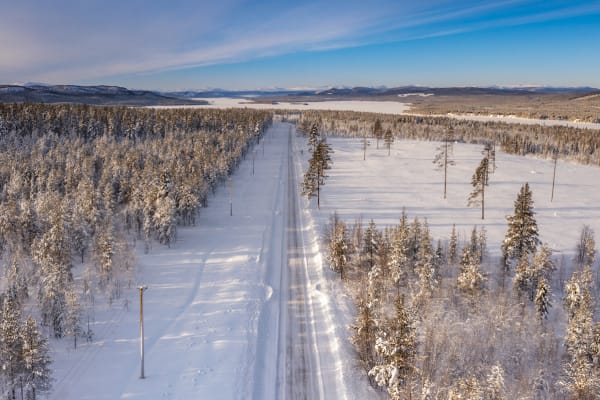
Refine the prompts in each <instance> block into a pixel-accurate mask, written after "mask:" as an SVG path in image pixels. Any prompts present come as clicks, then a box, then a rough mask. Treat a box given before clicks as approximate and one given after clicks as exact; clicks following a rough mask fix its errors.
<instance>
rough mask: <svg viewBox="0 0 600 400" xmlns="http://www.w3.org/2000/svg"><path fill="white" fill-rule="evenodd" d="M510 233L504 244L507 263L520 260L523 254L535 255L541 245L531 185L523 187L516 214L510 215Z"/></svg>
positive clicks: (518, 197) (516, 201)
mask: <svg viewBox="0 0 600 400" xmlns="http://www.w3.org/2000/svg"><path fill="white" fill-rule="evenodd" d="M506 219H507V220H508V231H507V232H506V236H505V238H504V242H503V244H502V252H503V254H504V256H505V258H506V261H507V262H508V260H510V259H517V260H518V259H519V258H521V256H522V255H523V253H527V254H533V253H534V252H535V249H536V248H537V246H538V245H539V244H540V243H541V242H540V239H539V237H538V227H537V222H536V220H535V217H534V212H533V199H532V195H531V191H530V190H529V184H528V183H526V184H525V185H523V186H522V187H521V190H520V192H519V194H518V195H517V199H516V200H515V212H514V214H513V215H509V216H508V217H507V218H506Z"/></svg>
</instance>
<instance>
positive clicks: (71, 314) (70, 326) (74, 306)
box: [65, 284, 83, 349]
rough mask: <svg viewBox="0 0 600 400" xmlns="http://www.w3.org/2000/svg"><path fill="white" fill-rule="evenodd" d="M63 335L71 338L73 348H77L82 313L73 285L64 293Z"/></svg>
mask: <svg viewBox="0 0 600 400" xmlns="http://www.w3.org/2000/svg"><path fill="white" fill-rule="evenodd" d="M65 297H66V299H65V300H66V306H67V307H66V313H65V335H68V336H72V337H73V348H75V349H76V348H77V337H79V336H81V331H82V329H81V314H82V312H83V310H82V308H81V304H80V302H79V298H78V296H77V292H76V291H75V288H74V287H73V285H72V284H71V285H69V288H68V289H67V291H66V296H65Z"/></svg>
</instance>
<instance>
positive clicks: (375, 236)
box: [362, 220, 381, 268]
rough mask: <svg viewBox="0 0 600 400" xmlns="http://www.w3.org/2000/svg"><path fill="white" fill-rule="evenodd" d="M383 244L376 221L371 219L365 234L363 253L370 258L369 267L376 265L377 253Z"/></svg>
mask: <svg viewBox="0 0 600 400" xmlns="http://www.w3.org/2000/svg"><path fill="white" fill-rule="evenodd" d="M380 245H381V232H379V230H377V226H376V225H375V221H373V220H371V222H369V225H368V226H367V229H365V234H364V235H363V244H362V246H363V247H362V253H363V254H365V255H366V256H367V258H368V260H369V268H372V267H373V265H375V260H376V255H377V252H378V250H379V246H380Z"/></svg>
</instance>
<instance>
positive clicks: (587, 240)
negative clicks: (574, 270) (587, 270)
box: [575, 225, 596, 267]
mask: <svg viewBox="0 0 600 400" xmlns="http://www.w3.org/2000/svg"><path fill="white" fill-rule="evenodd" d="M594 261H596V241H595V240H594V230H593V229H592V228H590V226H589V225H584V226H583V227H582V228H581V234H580V237H579V242H577V247H576V249H575V262H576V263H577V265H579V266H580V267H583V266H584V265H593V264H594Z"/></svg>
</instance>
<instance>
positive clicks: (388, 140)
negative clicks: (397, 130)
mask: <svg viewBox="0 0 600 400" xmlns="http://www.w3.org/2000/svg"><path fill="white" fill-rule="evenodd" d="M383 141H384V142H385V146H386V147H387V149H388V157H389V156H390V153H391V148H392V143H394V134H393V133H392V130H391V129H390V128H387V129H386V130H385V133H384V135H383Z"/></svg>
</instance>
